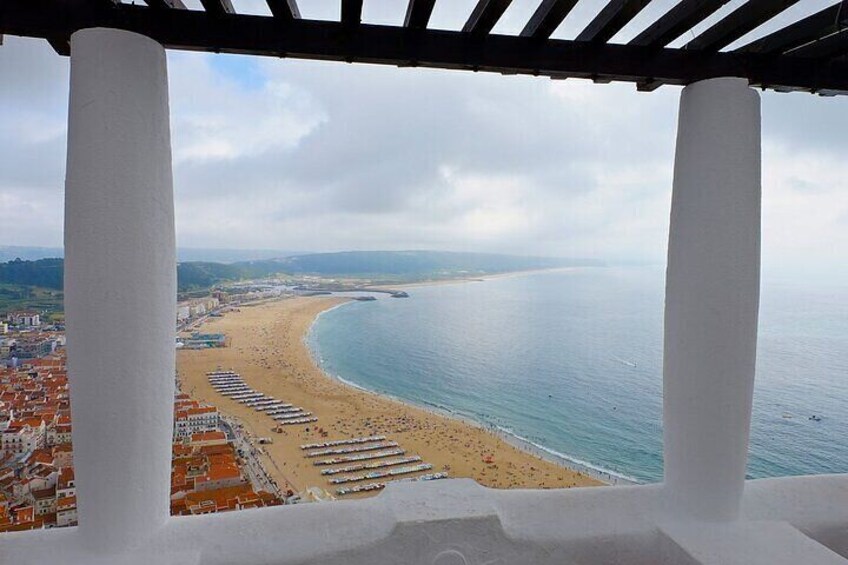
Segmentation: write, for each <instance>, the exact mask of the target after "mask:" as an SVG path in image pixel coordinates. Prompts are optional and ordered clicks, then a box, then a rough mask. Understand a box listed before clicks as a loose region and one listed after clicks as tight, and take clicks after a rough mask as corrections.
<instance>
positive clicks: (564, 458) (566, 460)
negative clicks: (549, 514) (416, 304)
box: [303, 267, 640, 486]
mask: <svg viewBox="0 0 848 565" xmlns="http://www.w3.org/2000/svg"><path fill="white" fill-rule="evenodd" d="M566 269H567V270H570V269H571V267H566V268H564V269H545V270H543V271H529V272H524V273H522V274H530V273H536V272H549V271H554V270H555V271H561V270H566ZM511 274H512V273H510V275H511ZM516 274H517V273H516ZM497 278H505V277H497ZM452 282H454V281H452ZM455 282H457V283H459V282H474V281H473V279H469V280H464V281H459V280H458V281H455ZM418 286H423V285H418ZM353 303H355V301H354V300H352V299H349V298H345V299H344V302H341V303H340V304H336V305H335V306H332V307H330V308H327V309H326V310H322V311H321V312H319V313H318V314H317V315H316V316H315V319H314V320H313V321H312V324H311V325H310V326H309V329H308V330H307V332H306V333H305V334H304V336H303V344H304V346H305V347H306V348H307V350H308V351H309V353H310V356H311V357H312V361H313V363H314V364H315V366H316V367H317V368H318V369H319V370H320V371H321V372H322V373H324V374H325V375H326V376H327V377H328V378H330V379H334V380H336V381H338V382H340V383H341V384H342V385H344V386H347V387H350V388H352V389H354V390H357V391H360V392H364V393H366V394H373V395H376V396H379V397H382V398H387V399H389V400H392V401H394V402H397V403H400V404H404V405H406V406H410V407H412V408H417V409H420V410H425V411H427V412H430V413H432V414H433V415H435V416H440V417H443V418H451V419H454V420H457V421H459V422H462V423H463V424H465V425H468V426H473V427H475V428H478V429H479V430H481V431H483V432H485V433H489V434H492V435H494V436H496V437H498V438H500V439H501V440H503V441H505V442H507V443H509V444H510V445H512V446H513V447H516V448H518V449H520V450H522V451H524V452H525V453H528V454H529V455H533V456H535V457H539V458H541V459H544V460H546V461H550V462H551V463H553V464H555V465H559V466H561V467H565V468H566V469H569V470H571V471H574V472H576V473H581V474H584V475H588V476H590V477H592V478H594V479H596V480H598V481H600V482H602V483H604V484H605V485H607V486H617V485H637V484H640V482H639V481H638V480H637V479H635V478H633V477H629V476H627V475H624V474H622V473H618V472H616V471H612V470H608V469H603V468H601V467H597V466H594V465H592V464H591V463H588V462H580V461H579V460H576V459H575V458H573V457H570V456H568V455H566V454H564V453H560V452H558V451H556V450H554V449H552V448H550V447H546V446H544V445H540V444H537V443H535V442H533V441H531V440H529V439H527V438H524V437H522V436H520V435H518V434H517V433H515V432H513V431H509V430H506V429H503V428H501V427H499V426H496V425H492V424H486V423H483V422H480V421H478V420H475V419H474V418H473V417H471V416H466V415H463V414H460V413H459V412H457V411H455V410H452V409H450V408H448V407H440V406H435V405H432V404H430V403H426V402H423V401H422V402H421V403H419V402H415V401H413V400H408V399H405V398H400V397H398V396H395V395H393V394H389V393H387V392H379V391H376V390H371V389H369V388H368V387H366V386H363V385H360V384H357V383H355V382H352V381H350V380H348V379H345V378H344V377H342V376H341V375H337V374H335V373H331V372H330V371H327V370H326V369H325V368H324V363H323V360H322V359H320V357H319V356H318V355H317V353H318V352H317V351H315V349H314V348H313V347H312V345H311V343H310V341H311V340H312V339H313V334H312V332H313V328H314V327H315V324H316V323H317V322H318V320H319V319H320V318H321V316H323V315H324V314H326V313H328V312H332V311H333V310H337V309H339V308H342V307H343V306H347V305H349V304H353Z"/></svg>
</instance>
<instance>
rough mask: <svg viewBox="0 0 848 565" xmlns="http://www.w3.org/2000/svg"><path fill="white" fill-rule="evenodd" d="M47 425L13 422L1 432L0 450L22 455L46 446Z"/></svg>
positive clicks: (42, 423)
mask: <svg viewBox="0 0 848 565" xmlns="http://www.w3.org/2000/svg"><path fill="white" fill-rule="evenodd" d="M45 430H46V428H45V425H44V422H41V424H40V425H37V426H36V425H30V424H28V423H19V422H12V423H11V424H10V425H9V426H8V427H7V428H6V429H5V430H3V432H2V433H1V434H0V452H2V453H10V454H13V455H16V456H17V455H22V454H24V453H30V452H31V451H33V450H35V449H38V448H40V447H44V438H45Z"/></svg>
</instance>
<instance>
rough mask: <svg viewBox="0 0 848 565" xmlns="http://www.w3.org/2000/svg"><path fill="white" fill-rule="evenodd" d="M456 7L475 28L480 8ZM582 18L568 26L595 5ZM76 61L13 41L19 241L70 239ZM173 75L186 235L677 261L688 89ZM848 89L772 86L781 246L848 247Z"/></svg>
mask: <svg viewBox="0 0 848 565" xmlns="http://www.w3.org/2000/svg"><path fill="white" fill-rule="evenodd" d="M251 1H252V4H251V6H252V7H251V9H252V10H256V11H259V12H262V10H263V9H264V8H263V6H264V3H263V2H259V1H258V0H256V1H253V0H251ZM334 2H335V0H334ZM334 2H324V3H323V4H321V3H319V4H318V5H317V9H316V12H315V13H316V15H317V16H322V15H323V17H333V14H334V13H335V10H337V3H334ZM242 3H243V4H245V5H246V3H245V2H244V1H243V2H242ZM532 4H533V3H532V2H524V1H517V2H515V3H514V5H513V7H511V8H510V10H509V11H508V12H507V14H506V17H505V19H504V22H503V23H502V24H499V26H501V28H502V29H500V31H509V29H512V27H520V22H522V21H523V19H524V12H527V11H532ZM656 4H657V6H659V5H660V4H661V2H657V3H656ZM439 5H440V6H442V8H440V10H447V11H444V12H442V13H439V14H434V21H436V22H441V23H440V24H439V25H441V26H442V27H454V28H455V27H458V26H459V25H461V21H462V19H463V15H464V14H465V11H466V9H465V7H464V6H465V4H463V3H461V2H440V3H439ZM469 5H473V2H470V3H469ZM366 6H370V7H369V8H368V11H367V13H366V17H367V18H366V19H369V18H370V19H371V20H373V21H381V18H382V19H386V18H389V17H395V16H396V14H394V13H393V12H391V13H390V12H389V11H388V8H387V7H384V6H382V5H380V6H377V7H373V6H376V4H375V3H366ZM657 9H660V8H657ZM584 11H585V10H584ZM573 16H574V17H573V19H572V18H571V17H570V19H569V20H567V21H566V22H565V24H564V26H563V27H562V28H561V29H560V30H559V31H558V32H557V33H558V34H559V35H563V34H565V35H566V36H567V35H568V34H569V33H572V32H573V31H574V30H577V29H579V28H580V26H581V25H582V23H585V22H584V21H583V20H586V19H587V18H589V17H591V11H586V13H582V12H581V13H575V14H574V15H573ZM384 23H386V22H384ZM510 26H512V27H510ZM625 32H626V33H629V31H627V30H625ZM626 33H625V35H626ZM67 68H68V65H67V60H66V59H62V58H59V57H57V56H55V54H53V53H52V51H51V50H50V49H49V47H48V46H47V45H46V43H43V42H34V41H24V40H19V39H14V38H8V39H7V41H6V45H4V46H3V47H2V48H0V76H4V77H8V76H11V77H13V78H14V80H11V81H6V80H4V81H3V82H2V83H0V204H2V208H0V242H2V243H6V244H20V245H25V244H41V245H56V244H58V243H60V241H61V207H62V182H63V180H62V177H63V174H64V173H63V171H64V154H65V151H64V144H65V129H64V124H65V120H66V105H67V78H68V76H67ZM169 73H170V77H171V109H172V132H173V139H172V141H173V149H174V179H175V192H176V197H177V213H178V223H177V225H178V237H179V240H180V243H181V245H184V246H198V247H201V246H202V247H256V248H286V249H304V250H321V249H357V248H358V249H369V248H370V249H375V248H382V249H400V248H442V249H468V250H485V251H505V252H519V253H521V252H525V253H535V254H560V255H580V256H599V257H605V258H642V259H648V260H656V261H661V260H662V259H663V257H664V253H665V239H666V237H667V229H668V228H667V226H668V208H669V200H670V192H671V174H672V164H673V155H674V137H675V127H676V118H677V97H678V93H679V91H678V90H677V89H673V88H663V89H660V90H659V91H658V92H655V93H652V94H639V93H636V92H635V90H634V89H633V87H632V86H630V85H604V86H601V85H593V84H591V83H588V82H586V81H573V80H568V81H559V82H555V81H550V80H547V79H536V78H532V77H502V76H496V75H487V74H483V73H481V74H472V73H460V72H450V71H435V70H422V69H397V68H393V67H378V66H367V65H366V66H362V65H344V64H337V63H320V62H305V61H287V60H282V61H281V60H276V59H251V58H245V57H225V56H218V57H216V56H212V55H203V54H189V53H171V54H170V55H169ZM846 104H848V100H846V99H843V98H839V99H820V98H817V97H813V96H809V95H800V94H792V95H779V94H774V93H765V94H764V95H763V124H764V128H763V135H764V155H763V162H764V198H765V199H764V252H765V254H766V258H767V260H768V261H772V262H776V261H774V259H773V258H774V257H780V258H781V261H782V262H784V263H785V262H789V263H792V262H793V261H795V262H796V264H801V263H805V262H806V263H809V262H810V261H818V262H820V263H827V262H829V261H833V260H834V257H835V255H834V254H833V253H831V252H829V251H827V250H823V248H822V246H821V245H820V242H821V240H822V239H825V238H826V239H827V241H828V242H830V243H831V244H832V246H835V247H836V248H838V247H839V246H842V248H843V249H844V248H846V247H848V235H846V234H845V229H844V226H845V219H844V218H845V217H846V216H848V196H846V195H848V190H846V186H845V184H846V181H845V180H844V179H845V178H848V165H846V164H845V163H844V159H842V158H841V157H842V155H844V154H845V150H846V147H845V144H846V140H845V138H844V135H842V131H843V130H844V129H846V127H847V126H848V121H846V120H848V112H846V111H845V110H846V109H848V107H846ZM21 213H23V214H24V217H25V218H26V221H24V222H21V221H20V217H21ZM13 222H14V223H13ZM45 222H46V223H47V225H44V224H45ZM830 247H831V246H828V249H830ZM806 263H805V264H806Z"/></svg>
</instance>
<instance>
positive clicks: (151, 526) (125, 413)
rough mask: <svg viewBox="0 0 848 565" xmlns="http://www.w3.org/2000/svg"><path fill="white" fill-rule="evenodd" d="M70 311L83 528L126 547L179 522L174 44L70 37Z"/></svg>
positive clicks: (84, 34) (88, 536) (96, 543)
mask: <svg viewBox="0 0 848 565" xmlns="http://www.w3.org/2000/svg"><path fill="white" fill-rule="evenodd" d="M65 191H66V192H65V312H66V317H67V340H68V344H67V345H68V369H69V378H70V387H71V406H72V418H73V444H74V466H75V469H76V481H77V489H78V508H79V530H80V534H81V535H82V536H83V538H84V539H85V540H86V542H87V544H88V546H89V547H90V548H92V549H95V550H98V551H117V550H127V549H129V548H131V547H132V545H133V544H135V543H138V542H139V541H141V540H144V539H146V537H147V536H149V535H150V534H151V533H153V532H154V531H155V530H156V529H157V528H159V527H160V526H161V525H162V524H164V522H165V521H166V520H167V518H168V514H169V494H170V493H169V489H170V463H171V434H172V425H173V424H172V421H173V394H174V361H175V359H174V355H175V354H174V331H175V329H174V323H175V322H174V320H175V311H176V262H175V248H174V203H173V188H172V181H171V142H170V131H169V116H168V79H167V73H166V61H165V50H164V49H163V48H162V46H161V45H159V44H158V43H156V42H155V41H152V40H151V39H149V38H146V37H143V36H140V35H137V34H134V33H129V32H125V31H117V30H110V29H87V30H82V31H79V32H77V33H74V34H73V36H72V37H71V95H70V109H69V125H68V163H67V177H66V188H65Z"/></svg>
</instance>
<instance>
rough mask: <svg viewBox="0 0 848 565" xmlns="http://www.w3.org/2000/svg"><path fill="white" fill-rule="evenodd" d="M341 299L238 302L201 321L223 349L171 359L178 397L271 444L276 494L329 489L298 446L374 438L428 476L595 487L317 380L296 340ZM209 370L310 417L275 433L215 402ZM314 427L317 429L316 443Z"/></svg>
mask: <svg viewBox="0 0 848 565" xmlns="http://www.w3.org/2000/svg"><path fill="white" fill-rule="evenodd" d="M344 300H345V299H342V298H336V297H332V296H316V297H299V298H291V299H284V300H278V301H273V302H268V303H265V304H261V305H257V306H243V307H241V309H240V311H237V312H230V313H227V314H226V315H225V316H224V317H222V318H213V319H210V321H208V322H207V323H205V324H204V326H203V328H202V331H206V332H222V333H225V334H227V336H228V337H229V338H230V339H231V342H230V346H229V347H226V348H221V349H207V350H193V351H185V350H183V351H178V354H177V369H178V371H179V375H180V379H181V381H182V388H183V390H184V391H185V392H188V393H190V394H191V395H192V396H194V397H195V398H197V399H199V400H203V401H206V402H209V403H211V404H214V405H215V406H217V407H218V408H219V410H220V411H221V412H222V413H223V414H226V415H229V416H232V417H234V418H237V419H238V420H240V421H241V422H242V423H243V425H244V426H245V427H246V428H247V429H248V430H249V431H250V432H251V434H253V435H254V436H256V437H270V438H273V441H274V443H273V444H271V445H265V446H263V448H264V449H265V450H266V453H267V455H266V456H264V457H263V463H264V464H265V466H266V469H267V470H268V471H269V473H270V474H271V475H272V476H273V477H274V478H275V480H276V481H277V483H278V484H279V485H280V487H282V488H283V489H284V490H285V489H287V488H290V489H291V490H293V491H295V492H299V491H303V490H305V489H306V488H307V487H312V486H317V487H321V488H322V489H326V490H328V491H330V492H334V491H335V487H331V485H329V484H328V483H327V477H324V476H322V475H321V474H320V468H319V467H315V466H313V465H312V460H309V459H306V458H305V457H304V454H303V451H302V450H301V449H300V445H301V444H304V443H310V442H320V441H330V440H337V439H345V438H352V437H361V436H368V435H375V434H379V435H385V436H387V440H391V441H396V442H398V443H399V444H400V447H401V448H403V449H405V450H406V452H407V453H406V455H407V456H409V455H420V456H421V457H422V459H423V461H424V462H426V463H431V464H432V465H433V469H432V472H439V471H447V472H448V473H449V475H450V476H451V477H454V478H456V477H470V478H473V479H474V480H476V481H477V482H479V483H480V484H482V485H485V486H488V487H493V488H563V487H572V486H590V485H598V484H601V483H599V482H598V481H597V480H596V479H594V478H591V477H588V476H586V475H583V474H580V473H577V472H575V471H573V470H571V469H567V468H565V467H561V466H559V465H556V464H554V463H552V462H549V461H546V460H543V459H541V458H539V457H537V456H535V455H532V454H529V453H526V452H524V451H522V450H520V449H518V448H516V447H514V446H512V445H510V444H509V443H507V442H506V441H504V440H503V439H501V438H499V437H497V436H495V435H494V434H492V433H490V432H488V431H486V430H484V429H481V428H478V427H475V426H472V425H470V424H467V423H465V422H462V421H460V420H456V419H453V418H449V417H445V416H442V415H439V414H435V413H432V412H429V411H426V410H423V409H419V408H416V407H414V406H410V405H407V404H403V403H400V402H397V401H394V400H392V399H389V398H385V397H382V396H379V395H376V394H371V393H366V392H363V391H360V390H358V389H356V388H354V387H351V386H348V385H345V384H343V383H341V382H339V381H338V380H336V379H333V378H330V377H328V376H327V375H325V374H324V373H323V372H322V371H321V370H320V369H319V368H318V367H317V366H316V365H315V363H314V362H313V361H312V358H311V356H310V354H309V351H308V349H307V347H306V345H305V344H304V336H305V335H306V333H307V332H308V331H309V328H310V326H311V324H312V322H313V321H314V320H315V317H316V316H317V315H318V314H319V313H320V312H322V311H324V310H326V309H329V308H332V307H334V306H336V305H338V304H340V303H342V302H344ZM219 368H220V369H226V370H230V369H231V370H233V371H236V372H238V373H240V374H241V376H242V377H243V379H244V381H245V382H246V383H247V384H248V385H249V386H250V387H252V388H253V389H255V390H257V391H259V392H262V393H265V394H267V395H271V396H273V397H275V398H277V399H280V400H284V401H285V402H288V403H291V404H294V405H296V406H302V407H303V408H304V409H305V410H308V411H309V412H312V413H313V414H314V415H315V416H317V417H318V421H317V422H315V423H313V424H309V425H300V426H285V427H284V428H283V430H284V431H283V433H275V432H274V431H273V428H274V422H273V420H272V419H271V418H270V417H269V416H266V415H264V414H262V413H260V412H256V411H254V410H252V409H251V408H247V407H245V406H242V405H241V404H239V403H237V402H235V401H234V400H230V399H228V398H225V397H223V396H221V395H220V394H218V393H217V392H216V391H215V390H214V389H213V388H212V387H211V386H210V385H209V383H208V381H207V378H206V373H207V372H208V371H214V370H216V369H219ZM307 430H308V431H307ZM320 430H323V431H324V432H326V434H327V435H326V437H323V436H322V435H321V433H320ZM411 476H416V475H411ZM365 482H368V481H365ZM357 484H359V483H357ZM354 496H366V495H364V494H363V495H354Z"/></svg>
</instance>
